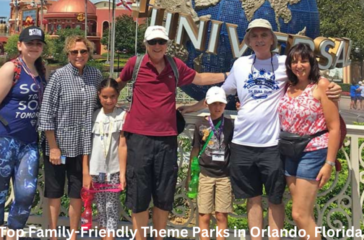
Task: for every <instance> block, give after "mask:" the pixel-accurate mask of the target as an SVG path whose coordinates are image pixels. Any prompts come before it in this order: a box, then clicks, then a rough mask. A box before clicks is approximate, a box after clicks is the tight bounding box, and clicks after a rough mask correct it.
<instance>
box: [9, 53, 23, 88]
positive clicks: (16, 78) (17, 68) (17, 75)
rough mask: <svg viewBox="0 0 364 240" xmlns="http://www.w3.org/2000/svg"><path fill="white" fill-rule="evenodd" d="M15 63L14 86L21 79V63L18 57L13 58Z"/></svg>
mask: <svg viewBox="0 0 364 240" xmlns="http://www.w3.org/2000/svg"><path fill="white" fill-rule="evenodd" d="M11 62H12V63H14V78H13V86H14V85H15V84H16V83H17V82H18V81H19V78H20V72H21V65H20V62H19V59H18V58H15V59H13V60H11Z"/></svg>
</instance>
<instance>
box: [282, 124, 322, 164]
mask: <svg viewBox="0 0 364 240" xmlns="http://www.w3.org/2000/svg"><path fill="white" fill-rule="evenodd" d="M327 132H328V130H323V131H320V132H317V133H315V134H313V135H303V136H300V135H298V134H294V133H290V132H284V131H282V132H281V133H280V134H279V142H278V149H279V152H280V154H282V155H284V156H286V157H288V158H290V159H293V160H294V161H298V160H299V159H300V157H301V155H302V153H303V150H305V148H306V146H307V144H308V143H309V142H310V141H311V140H312V139H313V138H315V137H318V136H320V135H322V134H324V133H327Z"/></svg>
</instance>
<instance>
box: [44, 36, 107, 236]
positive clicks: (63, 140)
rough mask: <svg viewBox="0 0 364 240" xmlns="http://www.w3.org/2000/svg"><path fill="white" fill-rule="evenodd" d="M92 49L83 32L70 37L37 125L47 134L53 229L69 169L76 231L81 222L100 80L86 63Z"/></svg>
mask: <svg viewBox="0 0 364 240" xmlns="http://www.w3.org/2000/svg"><path fill="white" fill-rule="evenodd" d="M93 50H94V47H93V44H92V43H91V42H90V41H88V40H87V39H85V38H84V37H80V36H70V37H68V38H67V39H66V43H65V48H64V51H65V52H66V54H67V56H68V61H69V63H68V64H67V65H66V66H64V67H62V68H60V69H58V70H57V71H56V72H55V73H54V74H53V75H52V77H51V79H50V81H49V84H48V85H47V87H46V90H45V94H44V100H43V105H42V107H41V112H40V123H39V124H40V126H39V129H40V130H42V131H45V135H46V139H47V141H46V146H45V156H44V172H45V192H44V196H45V197H46V198H48V199H49V214H50V215H49V228H50V229H56V227H57V220H58V216H59V213H60V204H61V197H62V196H63V191H64V185H65V178H66V175H67V178H68V197H69V198H70V207H69V217H70V227H71V230H75V231H76V230H77V228H78V224H79V222H80V215H81V208H82V202H81V199H80V192H81V188H82V180H83V179H82V178H83V174H82V161H83V159H87V155H88V154H90V153H91V120H92V113H93V110H94V108H95V106H96V99H97V87H98V85H99V84H100V82H101V81H102V75H101V72H100V71H99V70H97V69H96V68H93V67H90V66H87V65H86V64H87V61H88V60H89V59H90V56H91V54H92V52H93ZM52 239H55V236H53V238H52ZM72 239H76V236H75V234H73V235H72Z"/></svg>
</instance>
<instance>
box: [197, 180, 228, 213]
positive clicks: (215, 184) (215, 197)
mask: <svg viewBox="0 0 364 240" xmlns="http://www.w3.org/2000/svg"><path fill="white" fill-rule="evenodd" d="M231 192H232V190H231V184H230V178H229V177H222V178H216V177H209V176H206V175H203V174H202V173H200V179H199V184H198V198H197V203H198V212H199V213H202V214H210V213H212V212H214V211H216V212H221V213H230V212H232V210H233V207H232V193H231Z"/></svg>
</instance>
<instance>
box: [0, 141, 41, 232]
mask: <svg viewBox="0 0 364 240" xmlns="http://www.w3.org/2000/svg"><path fill="white" fill-rule="evenodd" d="M38 168H39V151H38V146H37V143H30V144H24V143H22V142H20V141H19V140H17V139H14V138H11V137H0V225H3V224H4V207H5V200H6V196H7V194H8V190H9V182H10V178H12V179H13V186H14V189H13V191H14V195H15V200H14V201H13V202H12V204H11V207H10V211H9V216H8V228H9V229H22V228H24V226H25V223H26V222H27V220H28V217H29V214H30V210H31V208H32V203H33V199H34V196H35V193H36V190H37V181H38Z"/></svg>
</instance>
